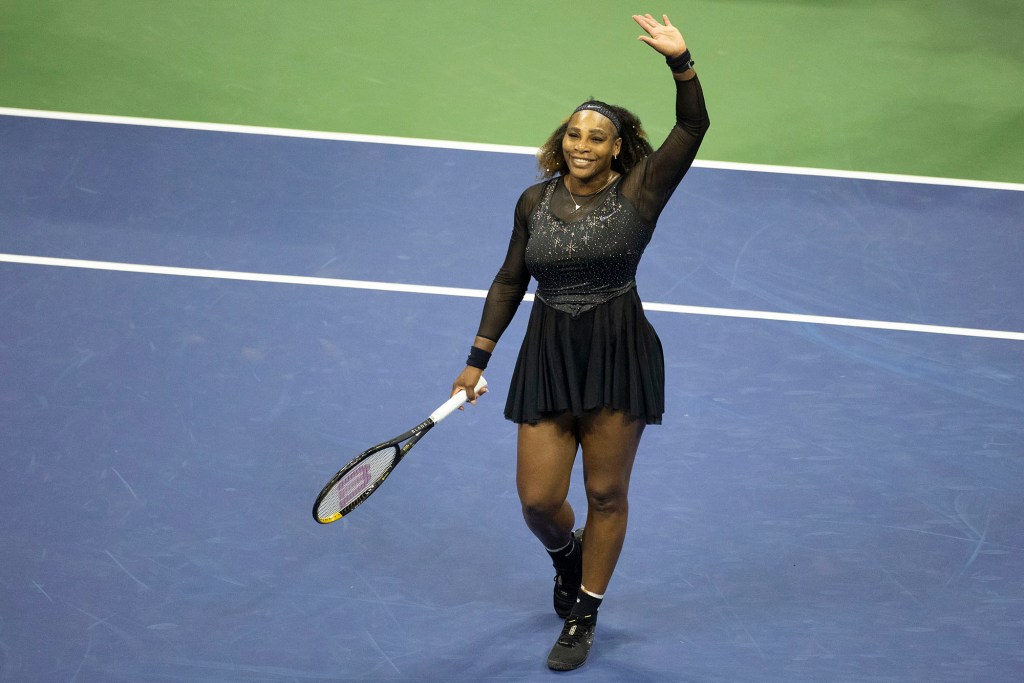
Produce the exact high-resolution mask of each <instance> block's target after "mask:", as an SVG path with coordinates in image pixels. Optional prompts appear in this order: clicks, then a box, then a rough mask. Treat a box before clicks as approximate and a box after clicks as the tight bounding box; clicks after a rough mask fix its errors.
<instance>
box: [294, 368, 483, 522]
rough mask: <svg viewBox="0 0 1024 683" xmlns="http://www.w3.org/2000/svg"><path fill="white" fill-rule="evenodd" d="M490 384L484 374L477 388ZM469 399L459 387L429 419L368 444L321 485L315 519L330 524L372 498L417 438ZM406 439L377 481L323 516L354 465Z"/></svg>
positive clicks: (421, 436)
mask: <svg viewBox="0 0 1024 683" xmlns="http://www.w3.org/2000/svg"><path fill="white" fill-rule="evenodd" d="M486 386H487V380H485V379H484V378H483V377H481V378H480V381H479V382H478V383H477V385H476V391H477V392H479V391H480V390H481V389H483V388H484V387H486ZM465 402H466V392H465V391H459V392H457V393H456V394H455V395H453V396H452V397H451V398H449V399H448V400H447V401H445V402H444V403H443V404H441V406H439V407H438V408H437V410H435V411H434V412H433V413H431V414H430V416H429V417H428V418H427V419H426V420H424V421H423V422H420V423H419V424H418V425H416V426H415V427H413V428H412V429H410V430H409V431H407V432H404V433H402V434H400V435H398V436H396V437H394V438H393V439H389V440H387V441H384V442H382V443H379V444H377V445H376V446H371V447H370V448H367V449H366V450H365V451H363V452H362V453H360V454H359V455H357V456H356V457H354V458H352V460H350V461H349V462H348V464H347V465H345V466H344V467H342V468H341V469H340V470H338V471H337V473H335V475H334V476H333V477H331V480H330V481H328V482H327V483H326V484H325V485H324V487H323V488H322V489H320V493H319V494H318V495H317V497H316V500H315V501H314V502H313V519H315V520H316V521H317V522H318V523H320V524H330V523H331V522H336V521H338V520H339V519H341V518H342V517H344V516H345V515H347V514H348V513H350V512H352V510H354V509H356V508H357V507H359V506H360V505H361V504H362V503H363V502H364V501H365V500H366V499H367V498H369V497H370V496H371V495H372V494H373V493H374V491H376V490H377V488H378V487H379V486H380V485H381V484H383V483H384V480H385V479H387V478H388V476H389V475H390V474H391V473H392V472H393V471H394V469H395V467H397V466H398V463H400V462H401V461H402V458H404V457H405V455H406V453H408V452H409V451H410V450H411V449H412V447H413V446H415V445H416V442H417V441H419V440H420V439H422V438H423V435H424V434H426V433H427V432H429V431H430V430H431V429H432V428H433V427H434V426H435V425H437V424H438V423H439V422H440V421H441V420H443V419H444V418H446V417H448V416H449V415H451V414H452V413H453V412H454V411H455V409H456V408H458V407H459V406H461V405H462V404H463V403H465ZM406 440H408V441H407V443H405V444H404V445H401V446H400V447H399V448H398V453H397V454H396V455H395V459H394V460H392V461H391V464H390V465H388V467H387V468H386V469H385V470H384V471H383V472H382V473H381V474H379V475H378V476H377V479H376V480H375V481H373V482H372V483H371V484H370V485H369V486H367V487H366V490H365V491H363V492H362V493H361V494H359V496H358V497H357V498H355V499H354V500H352V501H351V502H349V503H348V504H347V505H346V506H345V507H343V508H342V509H341V510H340V511H338V512H336V513H334V514H332V515H330V516H328V517H321V516H320V504H321V503H322V502H323V500H324V499H325V498H326V497H327V496H329V495H331V492H332V489H333V488H334V485H335V484H337V483H338V482H339V481H340V480H341V479H342V478H343V477H344V476H345V475H346V474H348V473H349V472H351V471H352V470H353V469H354V468H356V467H358V466H359V464H360V463H362V462H363V461H365V460H366V459H367V458H369V457H370V456H371V455H373V454H374V453H377V452H378V451H381V450H384V449H386V448H392V447H396V446H399V444H402V442H403V441H406Z"/></svg>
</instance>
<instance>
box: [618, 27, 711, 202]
mask: <svg viewBox="0 0 1024 683" xmlns="http://www.w3.org/2000/svg"><path fill="white" fill-rule="evenodd" d="M633 19H634V21H636V23H637V24H639V25H640V26H641V27H642V28H643V29H644V30H645V31H646V32H647V35H641V36H640V37H639V40H641V41H643V42H645V43H647V44H648V45H650V46H651V47H652V48H653V49H654V50H655V51H657V52H658V53H660V54H661V55H663V56H664V57H665V61H666V62H667V64H668V66H669V68H670V69H671V70H672V75H673V77H674V79H675V86H676V87H675V90H676V102H675V114H676V125H675V126H674V127H673V128H672V130H671V131H670V132H669V135H668V138H666V140H665V142H663V143H662V145H661V146H660V147H659V148H658V149H657V150H656V151H655V152H654V153H653V154H652V155H651V156H650V157H648V158H647V159H646V160H645V162H644V164H643V170H642V172H641V174H639V176H638V177H635V178H632V179H631V180H632V181H633V183H637V185H633V183H630V185H633V187H631V188H630V189H631V190H632V191H633V192H635V193H636V195H637V196H636V200H637V208H638V209H640V211H641V213H642V214H643V215H644V217H645V218H647V219H648V220H656V219H657V217H658V215H659V214H660V213H661V210H662V209H663V208H664V207H665V204H666V203H668V200H669V198H670V197H671V196H672V193H673V192H674V191H675V188H676V186H677V185H678V184H679V182H680V181H681V180H682V179H683V176H684V175H686V172H687V171H688V170H689V169H690V166H691V165H692V164H693V160H694V158H695V157H696V156H697V149H698V148H699V147H700V144H701V141H702V140H703V139H704V134H705V133H706V132H707V130H708V127H709V126H710V119H709V118H708V111H707V107H706V106H705V104H704V92H703V90H702V89H701V85H700V81H699V80H698V79H697V72H696V70H695V69H694V68H693V60H692V59H691V58H690V53H689V50H688V49H687V47H686V41H685V40H684V39H683V36H682V35H681V34H680V33H679V29H677V28H676V27H675V26H673V25H672V22H671V21H669V18H668V17H667V16H665V15H662V19H663V21H664V23H659V22H658V21H657V20H655V19H654V18H653V17H652V16H651V15H650V14H646V15H639V14H637V15H633Z"/></svg>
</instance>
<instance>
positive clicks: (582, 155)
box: [562, 109, 622, 183]
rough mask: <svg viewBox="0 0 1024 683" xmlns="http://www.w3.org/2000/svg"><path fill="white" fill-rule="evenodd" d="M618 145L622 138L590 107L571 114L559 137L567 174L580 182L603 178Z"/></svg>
mask: <svg viewBox="0 0 1024 683" xmlns="http://www.w3.org/2000/svg"><path fill="white" fill-rule="evenodd" d="M621 147H622V139H621V138H617V137H616V136H615V126H614V125H613V124H612V122H611V120H610V119H608V117H607V116H605V115H604V114H599V113H597V112H596V111H592V110H590V109H584V110H583V111H578V112H576V113H575V114H573V115H572V118H571V119H569V125H568V128H567V129H566V131H565V137H563V138H562V154H563V155H564V156H565V163H566V164H567V165H568V167H569V174H570V175H572V177H573V178H575V179H576V180H578V181H580V182H583V183H586V182H589V181H592V180H597V181H603V180H605V179H606V178H607V175H608V171H609V169H611V167H612V158H613V157H615V156H616V155H617V154H618V153H619V149H620V148H621Z"/></svg>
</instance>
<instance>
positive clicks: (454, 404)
mask: <svg viewBox="0 0 1024 683" xmlns="http://www.w3.org/2000/svg"><path fill="white" fill-rule="evenodd" d="M486 386H487V380H486V379H484V378H483V377H481V378H480V381H479V382H477V383H476V389H475V391H477V392H479V391H480V390H481V389H483V388H484V387H486ZM465 402H466V390H465V389H460V390H459V393H457V394H455V395H454V396H452V397H451V398H450V399H448V400H447V401H445V402H444V403H443V404H441V406H440V407H439V408H438V409H437V410H435V411H434V412H432V413H431V414H430V420H431V421H432V422H433V423H434V424H437V423H438V422H440V421H441V420H443V419H445V418H446V417H448V416H449V415H451V414H452V413H453V412H455V410H456V409H457V408H458V407H459V406H461V405H462V404H463V403H465ZM420 414H421V415H422V413H420Z"/></svg>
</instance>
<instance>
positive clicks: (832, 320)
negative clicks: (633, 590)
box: [0, 254, 1024, 341]
mask: <svg viewBox="0 0 1024 683" xmlns="http://www.w3.org/2000/svg"><path fill="white" fill-rule="evenodd" d="M0 263H19V264H25V265H35V266H54V267H61V268H84V269H88V270H106V271H115V272H122V273H142V274H146V275H175V276H178V277H199V278H214V279H218V280H242V281H246V282H269V283H275V284H289V285H308V286H314V287H341V288H346V289H369V290H375V291H380V292H405V293H411V294H435V295H441V296H463V297H471V298H477V299H482V298H484V297H486V296H487V290H484V289H465V288H461V287H436V286H432V285H406V284H399V283H395V282H373V281H370V280H341V279H335V278H324V277H308V276H303V275H275V274H271V273H247V272H242V271H234V270H210V269H205V268H179V267H174V266H153V265H141V264H137V263H117V262H113V261H84V260H80V259H67V258H53V257H48V256H25V255H21V254H0ZM525 300H526V301H532V300H533V295H532V294H527V295H526V297H525ZM644 309H645V310H648V311H661V312H665V313H681V314H685V315H710V316H718V317H727V318H747V319H751V320H775V321H779V322H794V323H812V324H815V325H834V326H840V327H864V328H870V329H876V330H896V331H900V332H922V333H926V334H947V335H955V336H960V337H983V338H986V339H1009V340H1014V341H1024V332H1007V331H1003V330H980V329H973V328H969V327H948V326H944V325H920V324H917V323H898V322H888V321H884V320H859V319H857V318H836V317H831V316H820V315H802V314H797V313H773V312H769V311H746V310H741V309H732V308H709V307H705V306H683V305H678V304H659V303H644Z"/></svg>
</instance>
